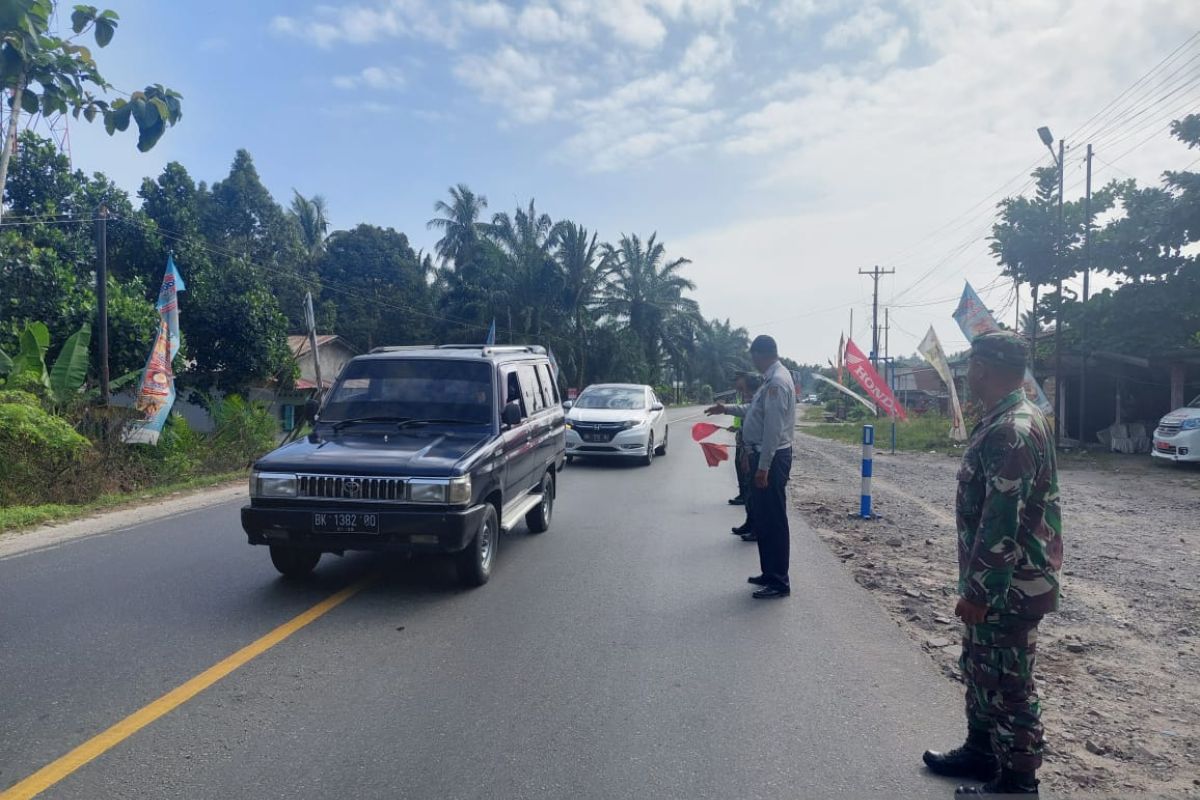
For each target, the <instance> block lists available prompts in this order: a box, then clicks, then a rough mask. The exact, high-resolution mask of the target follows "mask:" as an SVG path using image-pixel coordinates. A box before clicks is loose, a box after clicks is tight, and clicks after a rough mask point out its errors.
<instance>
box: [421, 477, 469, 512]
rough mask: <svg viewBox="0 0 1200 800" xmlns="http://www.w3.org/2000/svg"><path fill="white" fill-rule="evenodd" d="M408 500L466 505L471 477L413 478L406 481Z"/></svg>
mask: <svg viewBox="0 0 1200 800" xmlns="http://www.w3.org/2000/svg"><path fill="white" fill-rule="evenodd" d="M408 501H409V502H410V503H430V504H435V505H454V506H459V505H466V504H467V503H470V502H471V478H470V477H469V476H464V477H461V478H451V479H450V480H422V479H420V478H414V479H412V480H410V481H409V482H408Z"/></svg>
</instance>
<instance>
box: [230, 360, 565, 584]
mask: <svg viewBox="0 0 1200 800" xmlns="http://www.w3.org/2000/svg"><path fill="white" fill-rule="evenodd" d="M311 412H312V415H313V417H314V423H313V432H312V433H311V435H309V436H308V437H307V438H305V439H302V440H300V441H296V442H293V443H291V444H288V445H285V446H283V447H280V448H279V449H278V450H275V451H274V452H272V453H270V454H268V455H266V456H264V457H263V458H261V459H259V460H258V461H257V462H256V463H255V465H254V470H253V472H252V473H251V475H250V504H249V505H248V506H245V507H244V508H243V509H242V527H243V528H244V529H245V531H246V534H247V535H248V536H249V540H250V544H261V545H267V546H268V547H269V548H270V552H271V561H272V563H274V565H275V567H276V569H278V570H279V571H280V572H281V573H283V574H284V575H286V576H289V577H293V576H298V575H304V574H307V573H309V572H311V571H312V570H313V568H315V567H316V565H317V562H318V561H319V560H320V558H321V554H322V553H337V554H339V555H340V554H342V553H344V552H345V551H347V550H377V551H399V552H410V553H448V554H452V555H453V558H454V559H455V563H456V566H457V569H458V574H459V577H460V579H461V580H462V582H463V583H464V584H466V585H468V586H480V585H482V584H484V583H486V582H487V580H488V578H489V577H491V573H492V567H493V564H494V563H495V558H496V547H497V544H498V542H499V538H500V532H501V531H507V530H510V529H512V528H514V527H516V526H517V525H518V524H520V522H521V521H522V520H524V521H525V523H526V524H527V526H528V527H529V530H530V531H531V532H533V533H541V532H543V531H545V530H547V529H548V528H549V527H550V520H551V516H552V513H553V509H554V501H555V496H556V493H557V489H558V474H559V471H560V470H561V469H562V466H563V464H564V463H565V449H564V448H565V441H564V431H565V427H564V415H563V410H562V404H561V399H560V397H559V392H558V386H557V384H556V381H555V377H554V370H553V368H552V366H551V364H550V360H549V358H548V357H547V355H546V353H545V351H544V350H543V349H542V348H540V347H525V346H522V347H515V346H514V347H491V346H488V347H483V346H463V345H448V346H442V347H421V348H411V347H404V348H399V347H387V348H378V349H376V350H374V351H372V352H371V353H370V354H369V355H365V356H359V357H357V358H355V359H353V360H352V361H350V362H349V363H348V364H347V365H346V367H345V368H344V369H343V370H342V373H341V375H339V376H338V379H337V382H336V383H335V385H334V386H333V388H332V389H331V390H330V391H329V393H328V394H327V396H326V397H325V400H324V402H323V404H321V406H320V407H319V408H316V407H315V404H314V407H313V408H312V409H311Z"/></svg>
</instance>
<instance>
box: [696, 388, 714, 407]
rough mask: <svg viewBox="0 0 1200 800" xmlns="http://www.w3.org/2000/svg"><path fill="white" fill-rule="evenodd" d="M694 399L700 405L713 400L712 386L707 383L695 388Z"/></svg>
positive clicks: (707, 403)
mask: <svg viewBox="0 0 1200 800" xmlns="http://www.w3.org/2000/svg"><path fill="white" fill-rule="evenodd" d="M696 401H697V402H698V403H700V404H701V405H709V404H710V403H712V401H713V388H712V387H711V386H709V385H708V384H707V383H706V384H704V385H703V386H701V387H700V388H699V389H697V390H696Z"/></svg>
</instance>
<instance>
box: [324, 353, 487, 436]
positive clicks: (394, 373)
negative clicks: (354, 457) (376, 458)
mask: <svg viewBox="0 0 1200 800" xmlns="http://www.w3.org/2000/svg"><path fill="white" fill-rule="evenodd" d="M492 397H493V391H492V369H491V367H490V366H489V365H488V364H486V363H481V362H465V361H437V360H433V359H418V358H412V359H396V358H389V359H363V360H361V361H352V362H350V364H349V365H348V366H347V367H346V369H345V371H344V372H343V373H342V375H341V377H340V378H339V380H338V382H337V385H336V386H335V387H334V388H333V391H332V392H331V393H330V395H329V399H328V401H326V403H325V406H324V408H323V409H322V410H321V422H333V423H336V422H343V421H345V420H352V419H371V418H380V419H382V420H386V421H392V422H399V421H402V420H453V421H454V422H455V423H458V424H470V425H486V424H490V423H491V422H492ZM447 424H451V423H447Z"/></svg>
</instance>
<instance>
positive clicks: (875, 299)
mask: <svg viewBox="0 0 1200 800" xmlns="http://www.w3.org/2000/svg"><path fill="white" fill-rule="evenodd" d="M858 274H859V275H869V276H870V277H871V279H872V280H873V281H874V283H875V289H874V292H873V294H872V299H871V363H872V364H873V365H874V367H875V369H876V370H878V369H879V279H880V278H881V277H883V276H884V275H895V274H896V270H894V269H880V268H879V266H878V265H876V267H875V268H874V269H871V270H864V269H860V270H859V271H858Z"/></svg>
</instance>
